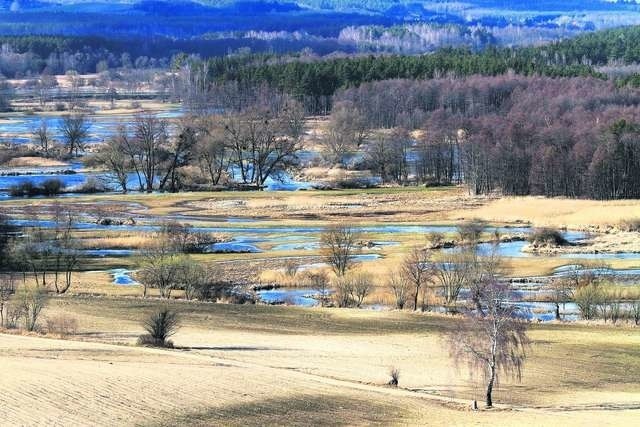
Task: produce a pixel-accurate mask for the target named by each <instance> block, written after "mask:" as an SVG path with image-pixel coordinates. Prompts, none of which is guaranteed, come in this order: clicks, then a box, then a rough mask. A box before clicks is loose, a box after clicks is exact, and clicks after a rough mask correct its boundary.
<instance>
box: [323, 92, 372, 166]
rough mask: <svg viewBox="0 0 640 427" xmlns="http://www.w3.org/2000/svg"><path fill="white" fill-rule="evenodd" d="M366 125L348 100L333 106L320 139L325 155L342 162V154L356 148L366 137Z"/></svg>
mask: <svg viewBox="0 0 640 427" xmlns="http://www.w3.org/2000/svg"><path fill="white" fill-rule="evenodd" d="M367 130H368V129H367V126H366V123H365V120H364V118H363V117H362V115H361V114H360V112H359V111H358V110H357V109H356V108H355V107H354V106H353V104H351V103H349V102H343V103H338V104H337V105H335V106H334V107H333V111H332V112H331V117H330V118H329V124H328V126H327V131H326V134H325V135H324V137H323V138H322V140H321V143H322V145H323V147H324V152H325V156H326V157H328V158H329V160H330V161H332V162H338V163H342V162H343V160H344V156H345V155H346V154H348V153H350V152H351V151H353V150H356V149H357V148H359V147H360V145H361V144H362V143H363V142H364V140H365V139H366V137H367Z"/></svg>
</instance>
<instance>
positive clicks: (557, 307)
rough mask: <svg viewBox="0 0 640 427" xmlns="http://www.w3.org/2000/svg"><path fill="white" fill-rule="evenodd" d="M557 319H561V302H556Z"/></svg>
mask: <svg viewBox="0 0 640 427" xmlns="http://www.w3.org/2000/svg"><path fill="white" fill-rule="evenodd" d="M556 320H560V304H558V303H556Z"/></svg>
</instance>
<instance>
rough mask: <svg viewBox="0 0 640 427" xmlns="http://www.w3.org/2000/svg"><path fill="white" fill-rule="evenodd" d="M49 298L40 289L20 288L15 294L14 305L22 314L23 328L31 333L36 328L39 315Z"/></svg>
mask: <svg viewBox="0 0 640 427" xmlns="http://www.w3.org/2000/svg"><path fill="white" fill-rule="evenodd" d="M48 298H49V296H48V295H47V292H46V291H45V290H44V289H42V288H41V287H26V286H25V287H22V288H20V289H19V290H18V292H16V303H17V304H18V306H19V309H20V312H21V314H22V320H23V323H24V328H25V329H26V330H27V331H29V332H33V331H35V330H36V329H37V327H38V318H39V317H40V313H41V312H42V310H43V309H44V307H45V306H46V305H47V301H48Z"/></svg>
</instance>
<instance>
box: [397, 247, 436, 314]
mask: <svg viewBox="0 0 640 427" xmlns="http://www.w3.org/2000/svg"><path fill="white" fill-rule="evenodd" d="M430 261H431V260H430V254H429V252H428V251H426V250H424V249H422V248H417V247H416V248H413V249H412V250H411V252H409V254H408V255H407V256H406V257H405V259H404V261H403V262H402V273H401V274H402V277H404V279H405V280H406V281H407V282H409V283H410V284H411V286H412V287H413V290H414V294H413V309H414V310H418V297H419V295H420V290H421V289H422V287H423V286H425V285H426V284H427V283H428V282H429V281H430V280H431V263H430Z"/></svg>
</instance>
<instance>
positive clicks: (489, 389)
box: [486, 366, 496, 408]
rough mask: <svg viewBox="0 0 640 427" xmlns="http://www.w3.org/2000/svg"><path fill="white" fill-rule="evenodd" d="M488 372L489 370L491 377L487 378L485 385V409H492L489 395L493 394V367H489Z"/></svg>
mask: <svg viewBox="0 0 640 427" xmlns="http://www.w3.org/2000/svg"><path fill="white" fill-rule="evenodd" d="M490 370H491V375H490V376H489V384H487V399H486V404H487V408H491V407H493V399H492V398H491V395H492V393H493V382H494V381H495V379H496V368H495V366H491V368H490Z"/></svg>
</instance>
